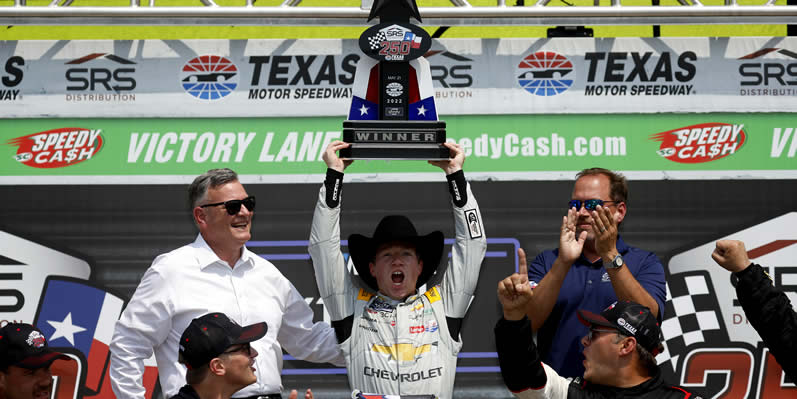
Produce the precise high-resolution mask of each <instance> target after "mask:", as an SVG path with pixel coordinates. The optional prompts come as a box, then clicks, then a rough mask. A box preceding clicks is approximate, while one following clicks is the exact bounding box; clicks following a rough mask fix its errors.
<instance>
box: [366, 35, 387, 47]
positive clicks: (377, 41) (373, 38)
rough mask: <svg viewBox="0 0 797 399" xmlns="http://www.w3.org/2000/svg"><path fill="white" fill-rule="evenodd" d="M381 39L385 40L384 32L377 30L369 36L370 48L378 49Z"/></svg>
mask: <svg viewBox="0 0 797 399" xmlns="http://www.w3.org/2000/svg"><path fill="white" fill-rule="evenodd" d="M383 40H385V32H379V33H377V34H376V35H374V36H371V37H369V38H368V44H370V45H371V50H376V49H378V48H379V46H380V43H382V41H383Z"/></svg>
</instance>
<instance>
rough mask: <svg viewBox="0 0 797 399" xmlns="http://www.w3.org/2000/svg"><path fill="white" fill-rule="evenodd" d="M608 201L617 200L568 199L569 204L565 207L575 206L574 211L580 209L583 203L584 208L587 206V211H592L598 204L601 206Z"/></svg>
mask: <svg viewBox="0 0 797 399" xmlns="http://www.w3.org/2000/svg"><path fill="white" fill-rule="evenodd" d="M610 202H617V201H604V200H601V199H588V200H584V201H581V200H570V202H569V206H568V208H567V209H570V208H576V211H580V210H581V204H584V208H587V210H588V211H594V210H595V208H597V207H598V205H600V206H603V205H604V204H608V203H610Z"/></svg>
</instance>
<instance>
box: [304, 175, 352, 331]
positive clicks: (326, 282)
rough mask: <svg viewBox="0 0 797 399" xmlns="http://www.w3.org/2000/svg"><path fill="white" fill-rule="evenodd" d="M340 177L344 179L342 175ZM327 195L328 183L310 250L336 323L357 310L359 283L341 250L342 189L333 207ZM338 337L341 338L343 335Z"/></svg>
mask: <svg viewBox="0 0 797 399" xmlns="http://www.w3.org/2000/svg"><path fill="white" fill-rule="evenodd" d="M329 176H330V174H329V173H328V178H329ZM339 177H340V179H342V177H343V175H342V174H340V176H339ZM326 199H327V186H326V185H322V186H321V189H320V190H319V193H318V201H317V202H316V206H315V212H313V224H312V227H311V229H310V243H309V247H308V251H309V252H310V257H311V258H312V260H313V268H314V269H315V280H316V283H317V284H318V291H319V293H320V295H321V298H322V299H323V300H324V306H325V307H326V309H327V311H328V312H329V315H330V317H331V319H332V321H333V323H334V322H335V321H340V320H343V319H345V318H346V317H348V316H351V315H352V314H354V299H355V298H356V293H357V287H356V286H355V285H354V282H353V281H352V276H351V274H350V273H349V271H348V270H347V268H346V262H345V261H344V259H343V254H342V253H341V251H340V200H341V199H340V192H338V193H337V195H336V196H335V199H336V201H335V202H334V203H333V204H334V205H336V206H334V207H333V208H331V207H330V206H329V205H328V204H327V201H326ZM338 338H339V341H340V338H341V337H338Z"/></svg>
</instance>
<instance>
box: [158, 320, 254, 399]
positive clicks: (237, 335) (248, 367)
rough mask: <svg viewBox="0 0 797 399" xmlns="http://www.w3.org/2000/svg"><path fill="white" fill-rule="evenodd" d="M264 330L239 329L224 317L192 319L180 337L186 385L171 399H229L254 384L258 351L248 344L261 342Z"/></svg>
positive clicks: (249, 326) (251, 327)
mask: <svg viewBox="0 0 797 399" xmlns="http://www.w3.org/2000/svg"><path fill="white" fill-rule="evenodd" d="M267 329H268V326H266V323H265V322H260V323H255V324H251V325H248V326H245V327H242V326H240V325H238V323H236V322H234V321H232V320H230V318H229V317H227V315H225V314H224V313H208V314H206V315H204V316H202V317H198V318H196V319H193V320H192V321H191V324H189V325H188V327H187V328H186V329H185V331H184V332H183V335H182V336H181V337H180V349H179V361H180V363H183V364H185V366H186V368H187V369H188V371H187V372H186V375H185V379H186V382H187V384H186V385H185V386H183V387H182V388H181V389H180V391H179V392H178V393H177V395H174V396H173V397H172V399H229V398H230V397H231V396H232V394H233V393H235V392H237V391H238V390H240V389H241V388H243V387H245V386H247V385H249V384H252V383H254V382H255V381H257V376H255V374H254V371H255V368H254V367H253V366H254V363H255V357H257V351H256V350H255V349H254V348H252V346H251V345H250V342H252V341H257V340H258V339H260V338H263V336H264V335H266V331H267Z"/></svg>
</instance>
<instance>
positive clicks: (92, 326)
mask: <svg viewBox="0 0 797 399" xmlns="http://www.w3.org/2000/svg"><path fill="white" fill-rule="evenodd" d="M123 307H124V302H123V301H122V299H120V298H119V297H117V296H115V295H113V294H110V293H108V292H106V291H104V290H103V289H100V288H96V287H92V286H90V285H88V284H86V281H81V280H77V279H71V278H63V277H51V278H48V279H47V281H46V282H45V286H44V289H43V290H42V298H41V301H40V303H39V310H38V312H37V314H36V319H35V322H34V324H35V325H36V326H37V327H38V328H39V329H40V330H41V331H42V333H44V336H45V337H46V338H47V340H48V342H49V344H50V346H51V347H53V348H55V349H61V350H64V351H66V352H71V353H73V354H76V355H78V357H80V358H81V362H85V367H81V369H82V370H84V371H83V372H82V373H84V378H81V380H83V381H85V384H84V389H83V391H84V396H95V395H96V396H95V397H97V398H113V393H112V392H111V389H110V377H109V376H108V369H107V367H108V358H109V356H110V351H109V348H108V347H109V345H110V343H111V337H112V336H113V330H114V325H115V324H116V320H118V319H119V315H121V313H122V308H123ZM145 364H146V365H147V367H146V371H145V374H144V386H145V387H146V388H147V393H148V395H151V394H152V390H153V389H152V388H153V387H154V385H155V380H156V378H157V369H156V368H155V367H154V366H155V365H154V362H152V361H148V362H145Z"/></svg>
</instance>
